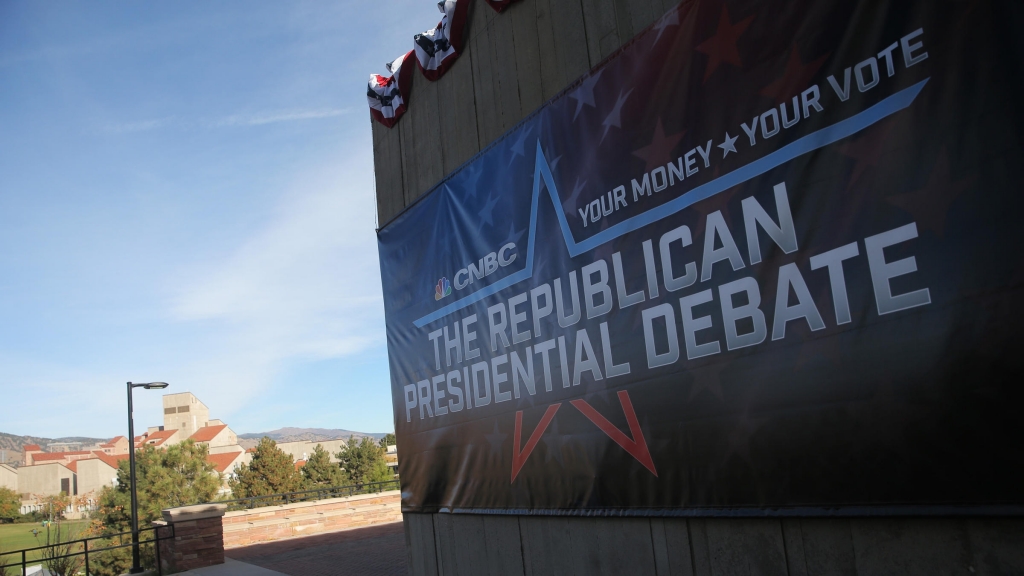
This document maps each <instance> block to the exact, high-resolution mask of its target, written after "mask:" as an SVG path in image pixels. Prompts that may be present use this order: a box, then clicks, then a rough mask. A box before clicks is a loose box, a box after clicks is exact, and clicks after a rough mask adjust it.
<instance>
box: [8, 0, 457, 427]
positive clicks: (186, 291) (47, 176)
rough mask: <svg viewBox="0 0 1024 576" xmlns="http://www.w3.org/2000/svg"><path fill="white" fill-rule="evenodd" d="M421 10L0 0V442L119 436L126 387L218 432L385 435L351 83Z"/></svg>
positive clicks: (380, 335)
mask: <svg viewBox="0 0 1024 576" xmlns="http://www.w3.org/2000/svg"><path fill="white" fill-rule="evenodd" d="M439 18H440V14H439V12H438V11H437V7H436V4H435V3H434V2H432V1H430V0H416V1H415V2H413V1H405V0H385V1H383V2H359V3H356V2H352V1H348V2H326V1H325V2H320V3H311V2H294V3H289V2H241V1H223V2H215V3H206V2H173V3H124V2H119V3H113V2H28V1H18V2H15V1H11V2H3V3H0V431H2V432H9V433H15V434H31V435H35V436H46V437H57V436H68V435H83V436H97V437H103V436H113V435H116V434H123V433H125V427H126V425H125V423H124V420H125V398H124V390H125V388H124V383H125V382H126V381H129V380H132V381H136V382H138V381H151V380H165V381H167V382H170V383H171V386H172V388H171V390H168V392H171V391H186V390H188V391H191V392H193V393H195V394H197V395H198V396H199V397H200V398H201V399H202V400H203V401H204V402H205V403H206V404H207V405H208V406H209V407H210V409H211V413H212V415H213V416H214V417H215V418H222V419H223V420H225V421H226V422H228V423H229V424H230V425H231V426H232V428H233V429H234V430H235V431H236V432H239V433H243V432H258V431H265V430H270V429H273V428H277V427H280V426H302V427H307V426H308V427H325V428H348V429H354V430H361V431H367V432H383V431H391V430H393V429H394V424H393V422H392V412H391V397H390V389H389V378H388V368H387V350H386V346H385V341H384V313H383V305H382V299H381V289H380V275H379V268H378V261H377V249H376V238H375V235H374V228H375V224H376V223H375V220H376V218H375V212H376V211H375V204H374V184H373V155H372V145H371V137H370V123H369V113H368V111H367V106H366V98H365V90H366V88H365V86H366V80H367V77H368V75H369V74H370V73H374V72H375V73H386V70H385V69H384V63H385V62H386V61H388V60H391V59H393V58H395V57H397V56H398V55H400V54H402V53H404V52H405V51H407V50H409V49H410V48H411V47H412V35H413V34H415V33H416V32H420V31H422V30H426V29H428V28H431V27H433V26H434V25H435V24H436V23H437V21H438V19H439ZM416 81H417V82H422V81H423V79H422V78H417V79H416ZM159 401H160V395H159V393H157V392H145V391H140V392H138V393H137V394H136V426H139V427H145V426H147V425H156V424H158V423H160V421H161V419H162V411H161V409H160V404H159Z"/></svg>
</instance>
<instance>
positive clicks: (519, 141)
mask: <svg viewBox="0 0 1024 576" xmlns="http://www.w3.org/2000/svg"><path fill="white" fill-rule="evenodd" d="M531 130H533V127H532V126H530V127H527V128H526V129H525V130H522V131H520V132H519V138H516V143H515V144H513V145H512V147H511V148H509V150H511V151H512V159H511V160H509V162H508V165H509V166H511V165H512V163H513V162H515V160H516V156H525V155H526V150H525V149H524V144H525V143H526V136H527V135H529V134H530V131H531Z"/></svg>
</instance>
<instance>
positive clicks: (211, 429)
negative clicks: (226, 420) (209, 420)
mask: <svg viewBox="0 0 1024 576" xmlns="http://www.w3.org/2000/svg"><path fill="white" fill-rule="evenodd" d="M227 427H228V426H227V424H221V425H220V426H203V427H202V428H200V429H199V430H196V433H195V434H193V435H191V436H189V438H191V439H192V440H195V441H196V442H209V441H210V440H213V439H214V438H216V437H217V434H220V431H221V430H223V429H225V428H227Z"/></svg>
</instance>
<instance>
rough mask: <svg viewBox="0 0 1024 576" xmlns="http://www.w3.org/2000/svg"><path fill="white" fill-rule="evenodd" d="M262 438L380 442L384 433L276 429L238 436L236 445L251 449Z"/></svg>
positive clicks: (329, 429)
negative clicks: (357, 439)
mask: <svg viewBox="0 0 1024 576" xmlns="http://www.w3.org/2000/svg"><path fill="white" fill-rule="evenodd" d="M264 436H268V437H270V438H271V439H272V440H274V441H275V442H299V441H302V440H308V441H310V442H322V441H324V440H334V439H336V438H348V437H349V436H355V437H356V438H363V437H365V436H369V437H370V438H373V439H374V440H380V439H381V438H383V437H384V433H377V432H356V431H354V430H342V429H340V428H291V427H289V428H278V429H277V430H271V431H270V432H252V433H247V434H239V435H238V443H239V444H240V445H241V446H243V447H245V448H251V447H253V446H255V445H256V444H257V443H258V442H259V440H260V438H263V437H264Z"/></svg>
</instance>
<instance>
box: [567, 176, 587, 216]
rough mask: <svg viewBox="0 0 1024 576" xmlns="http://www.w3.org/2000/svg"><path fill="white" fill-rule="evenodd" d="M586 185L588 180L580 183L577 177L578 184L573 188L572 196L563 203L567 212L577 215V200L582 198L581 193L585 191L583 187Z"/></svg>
mask: <svg viewBox="0 0 1024 576" xmlns="http://www.w3.org/2000/svg"><path fill="white" fill-rule="evenodd" d="M586 185H587V181H586V180H584V181H583V182H582V183H580V179H579V177H578V176H577V177H576V184H575V185H574V186H573V187H572V194H570V195H569V197H568V198H566V199H565V202H563V203H562V206H564V207H565V211H566V212H568V213H570V214H576V200H577V199H578V198H579V197H580V192H582V191H583V187H584V186H586Z"/></svg>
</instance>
